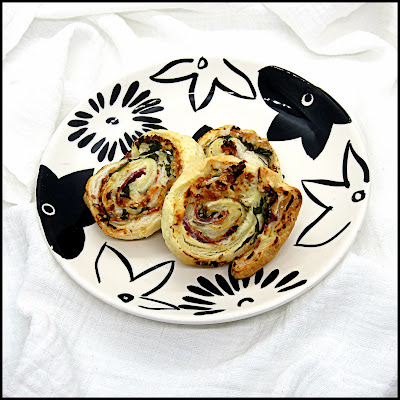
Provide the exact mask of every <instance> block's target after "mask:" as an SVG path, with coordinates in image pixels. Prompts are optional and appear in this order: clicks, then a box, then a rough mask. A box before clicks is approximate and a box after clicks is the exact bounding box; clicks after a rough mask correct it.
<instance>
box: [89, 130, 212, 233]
mask: <svg viewBox="0 0 400 400" xmlns="http://www.w3.org/2000/svg"><path fill="white" fill-rule="evenodd" d="M204 158H205V156H204V153H203V150H202V149H201V147H200V145H199V144H198V143H197V142H196V141H195V140H194V139H193V138H191V137H190V136H184V135H181V134H179V133H176V132H172V131H167V130H155V131H150V132H147V133H146V134H144V135H143V136H141V137H140V138H138V139H137V140H136V141H135V142H134V143H133V144H132V149H131V151H130V152H128V153H127V154H126V155H125V156H124V158H122V159H121V160H120V161H117V162H112V163H110V164H108V165H106V166H104V167H103V168H101V169H100V170H99V171H98V172H97V173H96V174H95V175H93V176H92V177H91V178H90V179H89V180H88V182H87V184H86V191H85V194H84V201H85V203H86V205H87V206H88V207H89V209H90V211H91V213H92V215H93V217H94V218H95V220H96V222H97V224H98V225H99V226H100V228H101V229H102V230H103V231H104V232H105V233H106V234H107V235H109V236H112V237H115V238H118V239H125V240H132V239H141V238H145V237H148V236H150V235H151V234H153V233H154V232H156V231H157V230H159V229H160V226H161V210H162V206H163V203H164V199H165V196H166V194H167V193H168V191H169V190H170V188H171V186H172V184H173V183H174V182H175V180H176V178H177V177H178V176H179V175H180V174H181V173H182V172H183V171H184V170H185V169H186V168H187V167H189V166H191V165H192V164H193V163H195V162H198V161H201V160H203V159H204Z"/></svg>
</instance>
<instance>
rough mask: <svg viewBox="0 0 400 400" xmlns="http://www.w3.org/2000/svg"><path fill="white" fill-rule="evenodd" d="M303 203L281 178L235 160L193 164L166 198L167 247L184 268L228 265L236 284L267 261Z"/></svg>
mask: <svg viewBox="0 0 400 400" xmlns="http://www.w3.org/2000/svg"><path fill="white" fill-rule="evenodd" d="M301 203H302V197H301V194H300V192H299V190H298V189H296V188H294V187H292V186H289V185H287V184H286V183H285V182H283V180H282V178H281V176H280V175H279V174H278V173H276V172H273V171H271V170H270V169H268V168H267V167H263V166H256V165H254V164H250V163H248V162H247V161H244V160H240V159H238V158H237V157H234V156H226V155H222V156H213V157H209V158H206V159H205V160H204V161H202V162H201V163H198V164H196V165H193V166H192V168H191V169H190V170H186V171H184V172H183V173H182V175H181V176H180V177H179V178H178V179H177V180H176V182H175V184H174V185H173V187H172V188H171V190H170V192H169V193H168V195H167V196H166V198H165V201H164V206H163V210H162V220H161V229H162V234H163V237H164V240H165V243H166V245H167V246H168V248H169V249H170V250H171V252H172V253H173V254H174V255H175V256H176V257H177V258H178V259H179V260H180V261H182V262H183V263H185V264H188V265H207V266H219V265H223V264H227V263H231V265H232V269H231V271H232V275H233V276H234V277H235V278H236V279H243V278H246V277H249V276H252V275H253V274H254V273H255V272H256V271H257V270H259V269H260V268H262V267H263V266H264V265H265V264H267V263H268V262H269V261H271V260H272V259H273V258H274V257H275V256H276V254H277V253H278V251H279V249H280V248H281V247H282V245H283V244H284V242H285V241H286V240H287V238H288V236H289V234H290V232H291V231H292V229H293V227H294V224H295V221H296V218H297V216H298V213H299V210H300V207H301Z"/></svg>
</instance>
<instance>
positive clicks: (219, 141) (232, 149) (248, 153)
mask: <svg viewBox="0 0 400 400" xmlns="http://www.w3.org/2000/svg"><path fill="white" fill-rule="evenodd" d="M198 143H199V144H200V146H201V147H202V148H203V150H204V153H205V154H206V156H207V157H210V156H218V155H223V154H225V155H232V156H235V157H238V158H240V159H242V160H246V161H247V162H249V163H251V164H255V165H257V166H263V167H268V168H269V169H271V170H272V171H275V172H277V173H278V174H281V170H280V164H279V160H278V156H277V154H276V152H275V150H274V149H273V147H272V146H271V145H270V143H269V141H268V139H266V138H261V137H260V136H258V135H257V133H256V132H255V131H252V130H248V129H240V128H239V127H237V126H234V125H224V126H222V127H221V128H216V129H212V130H210V131H208V132H206V133H205V134H204V135H203V136H202V137H201V138H200V139H199V141H198Z"/></svg>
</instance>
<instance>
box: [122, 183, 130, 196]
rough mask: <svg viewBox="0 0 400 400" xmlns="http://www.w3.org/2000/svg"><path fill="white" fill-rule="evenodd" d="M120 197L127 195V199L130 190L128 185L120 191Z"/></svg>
mask: <svg viewBox="0 0 400 400" xmlns="http://www.w3.org/2000/svg"><path fill="white" fill-rule="evenodd" d="M121 197H127V198H128V199H129V198H130V190H129V185H126V186H125V187H124V188H123V189H122V191H121Z"/></svg>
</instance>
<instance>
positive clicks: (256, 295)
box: [36, 57, 370, 324]
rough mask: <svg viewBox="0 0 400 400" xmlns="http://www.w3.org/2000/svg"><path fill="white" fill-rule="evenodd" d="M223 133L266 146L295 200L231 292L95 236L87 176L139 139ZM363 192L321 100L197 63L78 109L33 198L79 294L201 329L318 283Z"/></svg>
mask: <svg viewBox="0 0 400 400" xmlns="http://www.w3.org/2000/svg"><path fill="white" fill-rule="evenodd" d="M225 124H233V125H236V126H239V127H241V128H243V129H252V130H255V131H256V132H257V133H258V134H259V135H260V136H264V137H267V138H268V139H269V140H270V142H271V144H272V146H273V147H274V148H275V150H276V152H277V154H278V157H279V159H280V164H281V168H282V172H283V175H284V178H285V181H286V182H287V183H288V184H290V185H293V186H295V187H297V188H298V189H300V191H301V192H302V195H303V205H302V208H301V211H300V214H299V217H298V220H297V223H296V225H295V228H294V229H293V231H292V233H291V235H290V237H289V239H288V240H287V242H286V243H285V244H284V246H283V247H282V249H281V250H280V252H279V253H278V255H277V256H276V257H275V258H274V259H273V260H272V261H271V262H270V263H269V264H267V265H266V266H265V267H264V268H263V269H261V270H259V271H258V272H257V273H256V274H255V275H254V276H253V277H251V278H247V279H244V280H241V281H237V280H235V279H234V278H233V277H232V275H231V274H230V271H229V268H228V267H218V268H206V267H191V266H187V265H184V264H182V263H180V262H179V261H178V260H176V259H175V257H174V256H173V255H172V254H171V253H170V252H169V250H168V249H167V247H166V245H165V243H164V241H163V239H162V235H161V233H160V232H157V233H155V234H154V235H152V236H151V237H149V238H147V239H142V240H137V241H130V242H127V241H121V240H117V239H114V238H111V237H109V236H107V235H105V234H104V233H103V232H102V231H101V229H100V228H99V227H98V226H97V224H96V223H95V222H94V219H93V217H92V216H91V214H90V212H89V211H88V209H87V208H86V206H85V204H84V203H83V200H82V196H83V193H84V187H85V184H86V182H87V180H88V179H89V177H90V176H92V175H93V174H94V173H95V172H96V171H98V170H99V169H100V168H101V167H102V166H104V165H105V164H108V163H109V162H111V161H115V160H119V159H121V158H122V157H123V155H124V154H125V153H126V151H127V150H128V149H129V147H130V145H131V144H132V142H133V140H135V139H136V138H137V137H139V136H141V135H142V134H143V133H144V132H147V131H149V130H152V129H169V130H172V131H176V132H179V133H182V134H186V135H189V136H192V137H194V138H195V139H198V138H199V137H201V135H202V134H203V133H205V132H206V131H207V130H209V129H211V128H217V127H220V126H222V125H225ZM369 191H370V175H369V167H368V161H367V157H366V151H365V148H364V145H363V143H362V140H361V137H360V134H359V132H358V130H357V129H356V128H355V126H354V123H353V122H352V121H351V119H350V117H349V116H348V114H347V113H346V111H345V110H344V109H343V108H342V107H341V106H340V104H339V103H338V102H337V101H336V100H335V99H333V98H332V97H331V96H330V95H329V94H328V93H326V92H325V91H324V90H323V89H321V88H319V87H317V86H316V85H314V84H312V83H310V82H309V81H307V80H305V79H303V78H302V77H300V76H298V75H297V74H295V73H294V72H292V71H287V70H285V69H283V68H280V67H277V66H274V65H268V64H265V65H257V64H252V63H248V62H244V61H240V60H233V59H226V58H221V59H218V58H206V57H198V58H181V59H174V60H171V61H169V62H166V63H163V64H161V65H156V66H154V67H151V68H148V69H146V70H142V71H138V72H135V73H134V74H132V75H131V76H127V77H124V78H123V79H121V80H119V81H118V82H113V83H112V84H110V85H109V86H107V87H105V88H102V89H100V90H99V91H96V92H95V93H93V94H92V95H91V96H88V98H87V99H84V101H83V102H82V103H81V104H79V105H78V106H77V107H76V108H75V109H74V110H72V111H71V113H70V114H69V115H68V116H67V118H66V119H65V120H64V121H63V122H62V123H61V125H60V126H59V127H58V129H57V130H56V132H55V133H54V135H53V138H52V140H51V142H50V143H49V145H48V148H47V149H46V151H45V154H44V156H43V159H42V162H41V165H40V170H39V176H38V180H37V192H36V195H37V209H38V213H39V216H40V219H41V223H42V228H43V233H44V236H45V238H46V240H47V243H48V245H49V246H50V248H51V250H52V253H53V254H54V256H55V258H56V259H57V260H58V261H59V263H60V264H61V266H62V267H63V268H64V270H65V271H66V272H67V273H68V274H69V275H70V276H71V277H72V279H74V280H75V281H76V282H78V283H79V284H80V285H81V286H82V287H84V288H85V289H86V290H87V291H89V292H90V293H92V294H93V295H95V296H97V297H98V298H100V299H102V300H103V301H105V302H107V303H109V304H111V305H113V306H115V307H117V308H119V309H121V310H124V311H126V312H129V313H132V314H134V315H138V316H141V317H145V318H149V319H154V320H159V321H165V322H171V323H179V324H210V323H219V322H226V321H233V320H238V319H242V318H246V317H250V316H253V315H257V314H259V313H262V312H265V311H268V310H271V309H273V308H275V307H277V306H279V305H282V304H284V303H287V302H288V301H290V300H292V299H294V298H295V297H297V296H299V295H300V294H302V293H304V292H305V291H306V290H308V289H310V288H311V287H312V286H314V285H315V284H317V283H318V282H320V281H321V280H322V279H323V278H324V277H325V276H326V275H327V274H328V273H329V272H330V271H331V270H332V269H333V268H334V267H335V265H337V263H338V262H339V261H340V259H341V258H342V256H343V255H344V254H345V252H346V251H347V250H348V248H349V247H350V245H351V243H352V241H353V240H354V238H355V236H356V235H357V232H358V230H359V229H360V226H361V222H362V220H363V217H364V214H365V210H366V206H367V201H368V197H369Z"/></svg>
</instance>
